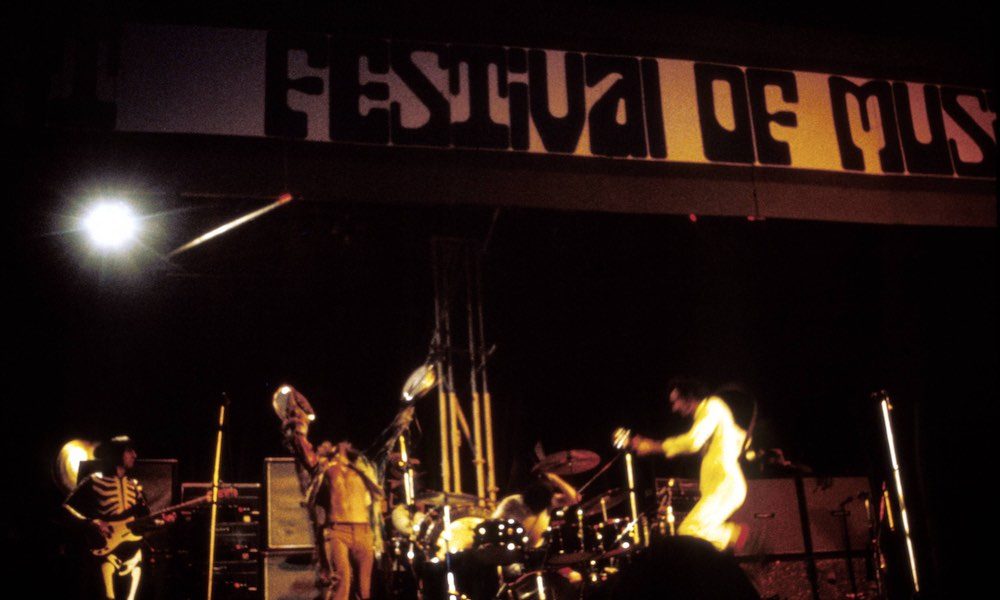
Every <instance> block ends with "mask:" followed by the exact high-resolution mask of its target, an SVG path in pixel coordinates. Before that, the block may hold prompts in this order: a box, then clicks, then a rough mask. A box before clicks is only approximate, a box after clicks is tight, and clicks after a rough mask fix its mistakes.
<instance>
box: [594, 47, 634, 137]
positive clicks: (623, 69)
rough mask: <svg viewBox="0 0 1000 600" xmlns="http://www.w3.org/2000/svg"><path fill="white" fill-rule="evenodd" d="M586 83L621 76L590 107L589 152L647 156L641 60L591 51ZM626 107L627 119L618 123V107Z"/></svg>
mask: <svg viewBox="0 0 1000 600" xmlns="http://www.w3.org/2000/svg"><path fill="white" fill-rule="evenodd" d="M586 65H587V85H588V86H590V87H593V86H595V85H597V84H598V83H600V82H601V81H603V80H604V78H605V77H608V76H613V75H621V78H620V79H618V81H615V82H614V83H612V84H611V87H609V88H608V90H607V91H606V92H604V95H603V96H601V97H600V98H598V99H597V100H596V101H595V102H594V105H593V106H591V107H590V151H591V152H592V153H594V154H597V155H599V156H642V157H645V156H646V132H645V123H644V122H643V118H642V81H641V79H640V75H639V61H638V59H635V58H631V57H627V56H602V55H600V54H588V55H587V58H586ZM619 104H623V105H624V107H625V122H624V123H619V122H618V106H619Z"/></svg>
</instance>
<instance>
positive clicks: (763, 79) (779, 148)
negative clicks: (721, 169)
mask: <svg viewBox="0 0 1000 600" xmlns="http://www.w3.org/2000/svg"><path fill="white" fill-rule="evenodd" d="M769 85H774V86H777V87H778V89H780V90H781V99H782V100H783V101H785V102H787V103H789V104H794V103H797V102H798V101H799V89H798V87H797V86H796V81H795V73H792V72H791V71H771V70H767V69H747V91H749V93H750V114H751V115H752V116H753V130H754V134H755V138H756V139H757V158H758V159H759V160H760V164H762V165H791V164H792V153H791V151H790V150H789V148H788V143H787V142H780V141H778V140H776V139H774V137H773V136H772V135H771V123H777V124H778V125H781V126H783V127H797V126H798V124H799V121H798V117H797V116H796V115H795V113H793V112H791V111H787V110H782V111H778V112H775V113H771V112H768V111H767V100H766V97H765V95H764V89H765V88H766V87H767V86H769Z"/></svg>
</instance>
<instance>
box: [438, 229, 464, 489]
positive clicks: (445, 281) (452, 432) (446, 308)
mask: <svg viewBox="0 0 1000 600" xmlns="http://www.w3.org/2000/svg"><path fill="white" fill-rule="evenodd" d="M453 248H454V246H453V245H449V246H445V252H444V258H443V260H442V262H443V263H444V265H443V267H442V271H443V275H442V279H441V281H442V284H441V291H442V294H441V297H442V299H443V301H442V305H441V324H442V328H443V332H444V350H445V352H444V354H445V371H446V372H445V384H446V387H447V389H448V432H449V441H450V443H451V469H452V471H451V473H452V477H451V491H452V492H454V493H456V494H461V493H462V462H461V460H462V455H461V453H460V449H461V445H462V436H461V433H460V432H459V430H458V396H457V395H456V393H455V367H454V365H455V357H454V348H453V347H452V345H451V343H452V342H451V294H452V292H453V289H452V280H451V277H450V275H451V273H450V271H451V262H452V259H453V258H454V250H453Z"/></svg>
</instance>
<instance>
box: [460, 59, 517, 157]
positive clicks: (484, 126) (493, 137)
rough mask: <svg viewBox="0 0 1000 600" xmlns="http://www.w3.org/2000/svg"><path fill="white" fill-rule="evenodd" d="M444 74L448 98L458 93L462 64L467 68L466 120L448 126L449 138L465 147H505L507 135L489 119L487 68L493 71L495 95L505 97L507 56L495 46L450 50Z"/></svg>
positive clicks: (503, 126)
mask: <svg viewBox="0 0 1000 600" xmlns="http://www.w3.org/2000/svg"><path fill="white" fill-rule="evenodd" d="M449 62H450V63H451V68H450V69H449V71H448V74H449V77H448V82H449V87H450V88H451V93H452V95H455V94H458V93H459V92H460V91H461V69H460V68H459V67H460V65H461V64H462V63H465V64H467V65H468V66H469V81H468V84H469V120H468V121H464V122H462V123H452V124H451V139H452V142H453V143H454V144H455V145H456V146H463V147H466V148H504V149H506V148H508V147H509V146H510V133H509V131H508V128H507V126H506V125H503V124H501V123H494V122H493V119H492V118H490V77H489V69H490V65H496V69H497V88H498V89H497V94H498V95H499V96H500V97H501V98H506V97H507V53H506V52H505V51H504V49H503V48H501V47H499V46H458V45H453V46H452V47H451V57H450V60H449Z"/></svg>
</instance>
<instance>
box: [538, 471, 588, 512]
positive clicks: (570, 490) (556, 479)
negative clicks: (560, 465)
mask: <svg viewBox="0 0 1000 600" xmlns="http://www.w3.org/2000/svg"><path fill="white" fill-rule="evenodd" d="M545 477H546V478H547V479H548V480H549V482H551V483H552V485H554V486H555V487H556V493H555V494H554V495H553V496H552V505H553V506H556V507H563V506H572V505H574V504H579V503H580V502H581V501H582V500H583V496H581V495H580V492H578V491H576V488H575V487H573V486H572V485H570V484H569V482H567V481H566V480H565V479H563V478H562V477H560V476H558V475H556V474H555V473H546V474H545Z"/></svg>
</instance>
